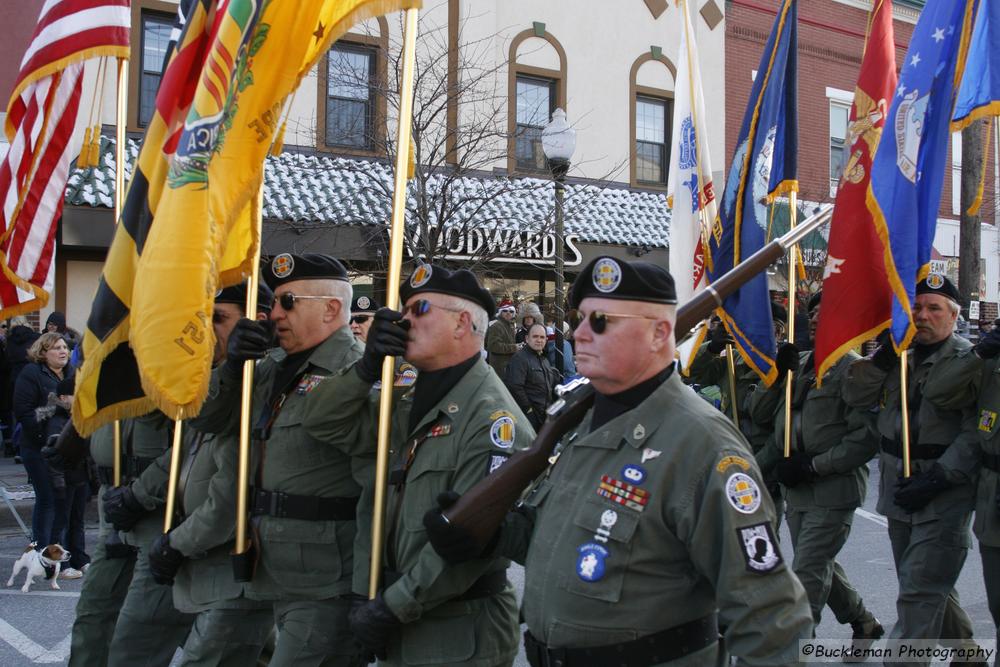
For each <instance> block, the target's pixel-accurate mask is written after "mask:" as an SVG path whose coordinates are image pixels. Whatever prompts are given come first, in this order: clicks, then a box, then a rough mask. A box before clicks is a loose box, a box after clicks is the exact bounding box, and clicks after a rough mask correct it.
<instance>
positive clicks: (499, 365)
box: [486, 299, 517, 378]
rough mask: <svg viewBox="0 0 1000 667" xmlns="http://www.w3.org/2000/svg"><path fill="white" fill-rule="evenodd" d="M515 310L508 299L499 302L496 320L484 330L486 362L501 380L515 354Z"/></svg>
mask: <svg viewBox="0 0 1000 667" xmlns="http://www.w3.org/2000/svg"><path fill="white" fill-rule="evenodd" d="M516 312H517V308H515V307H514V304H513V303H511V302H510V300H508V299H504V300H503V301H501V302H500V307H499V308H497V318H496V319H495V320H494V321H493V322H491V323H490V326H489V328H488V329H487V330H486V360H487V361H488V362H489V364H490V366H491V367H492V368H493V370H495V371H496V373H497V375H499V376H500V377H501V378H502V377H503V376H504V371H506V370H507V363H508V362H509V361H510V358H511V357H513V356H514V353H515V352H517V343H516V342H515V340H514V338H515V334H516V327H515V325H514V313H516Z"/></svg>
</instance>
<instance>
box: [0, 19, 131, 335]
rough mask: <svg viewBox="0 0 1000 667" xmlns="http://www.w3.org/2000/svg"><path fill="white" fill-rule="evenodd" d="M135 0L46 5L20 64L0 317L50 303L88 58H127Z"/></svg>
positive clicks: (10, 124) (5, 178) (6, 163)
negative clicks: (132, 0) (131, 0)
mask: <svg viewBox="0 0 1000 667" xmlns="http://www.w3.org/2000/svg"><path fill="white" fill-rule="evenodd" d="M129 21H130V10H129V0H47V1H46V2H45V4H44V5H43V6H42V10H41V12H40V14H39V18H38V25H37V26H36V27H35V32H34V35H33V36H32V39H31V43H30V44H29V45H28V49H27V51H25V54H24V57H23V58H22V59H21V69H20V72H19V73H18V77H17V81H16V83H15V84H14V92H13V93H12V94H11V98H10V101H9V102H8V104H7V118H6V122H5V126H4V130H5V132H6V134H7V139H8V141H9V142H10V146H9V148H8V150H7V155H6V156H5V157H4V159H3V162H2V164H0V198H2V208H0V272H2V274H0V318H3V317H10V316H12V315H17V314H19V313H25V312H30V311H32V310H38V309H39V308H41V307H43V306H44V305H45V304H46V303H47V302H48V299H49V292H50V291H51V283H52V278H51V276H52V257H53V253H54V250H55V248H54V246H55V231H56V225H57V224H58V221H59V219H60V216H61V215H62V206H63V196H64V193H65V190H66V179H67V178H68V176H69V166H70V163H71V162H72V160H73V158H74V157H75V155H76V154H77V153H78V152H79V146H72V145H71V143H75V142H71V139H72V138H73V130H74V125H75V123H76V116H77V112H78V111H79V108H80V93H81V90H82V86H83V61H84V60H86V59H87V58H92V57H98V56H114V57H119V58H127V57H128V40H129Z"/></svg>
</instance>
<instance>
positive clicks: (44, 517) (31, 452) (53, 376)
mask: <svg viewBox="0 0 1000 667" xmlns="http://www.w3.org/2000/svg"><path fill="white" fill-rule="evenodd" d="M28 359H29V360H30V361H32V362H34V363H29V364H28V365H27V366H25V367H24V369H23V370H22V371H21V373H20V375H18V377H17V381H16V382H15V383H14V417H15V418H16V419H17V422H18V424H20V426H21V443H20V444H21V460H22V462H23V463H24V468H25V470H27V471H28V476H29V477H30V478H31V485H32V486H33V487H34V489H35V508H34V511H33V512H32V514H31V532H32V539H33V540H34V541H35V542H36V543H37V544H38V548H39V549H44V548H45V547H46V546H47V545H49V544H52V538H53V535H52V524H53V521H54V520H55V491H54V488H53V485H52V475H51V474H50V472H49V465H48V463H46V462H45V459H44V458H42V454H41V451H42V447H44V446H45V442H46V436H47V433H46V429H45V423H44V421H45V420H44V418H43V419H42V420H39V416H42V415H44V414H45V408H46V406H48V403H49V394H52V393H55V392H56V391H57V389H56V387H57V386H58V384H59V382H60V381H61V380H63V378H64V377H68V376H69V375H71V374H72V372H73V369H72V367H70V366H69V365H68V362H69V348H68V347H67V346H66V341H65V340H64V339H63V337H62V336H60V335H59V334H57V333H45V334H42V335H41V336H40V337H39V338H38V340H36V341H35V342H34V343H33V344H32V345H31V347H30V348H29V349H28ZM39 409H41V410H42V412H40V413H36V410H39Z"/></svg>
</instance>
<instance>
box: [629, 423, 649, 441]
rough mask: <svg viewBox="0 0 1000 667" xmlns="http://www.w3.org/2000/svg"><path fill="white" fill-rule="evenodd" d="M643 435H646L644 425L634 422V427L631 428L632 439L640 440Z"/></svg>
mask: <svg viewBox="0 0 1000 667" xmlns="http://www.w3.org/2000/svg"><path fill="white" fill-rule="evenodd" d="M645 437H646V427H645V426H643V425H642V424H636V425H635V428H634V429H632V439H633V440H642V439H643V438H645Z"/></svg>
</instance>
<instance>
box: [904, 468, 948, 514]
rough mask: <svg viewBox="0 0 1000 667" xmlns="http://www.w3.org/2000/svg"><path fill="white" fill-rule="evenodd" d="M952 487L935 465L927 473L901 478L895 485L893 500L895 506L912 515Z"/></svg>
mask: <svg viewBox="0 0 1000 667" xmlns="http://www.w3.org/2000/svg"><path fill="white" fill-rule="evenodd" d="M951 486H952V484H951V482H949V481H948V480H947V478H946V477H945V474H944V470H942V468H941V466H939V465H935V466H934V467H932V468H931V469H930V470H928V471H927V472H920V473H917V474H915V475H911V476H910V477H907V478H901V479H900V480H899V483H898V484H897V485H896V493H895V495H894V496H893V498H894V499H895V501H896V504H897V505H899V506H900V507H901V508H903V509H904V510H905V511H906V512H907V513H908V514H913V513H914V512H917V511H919V510H922V509H923V508H925V507H927V504H928V503H929V502H930V501H932V500H934V498H935V497H936V496H937V495H938V494H940V493H942V492H943V491H947V490H948V489H950V488H951Z"/></svg>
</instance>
